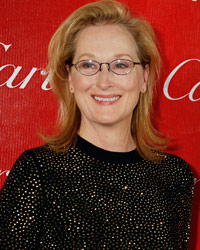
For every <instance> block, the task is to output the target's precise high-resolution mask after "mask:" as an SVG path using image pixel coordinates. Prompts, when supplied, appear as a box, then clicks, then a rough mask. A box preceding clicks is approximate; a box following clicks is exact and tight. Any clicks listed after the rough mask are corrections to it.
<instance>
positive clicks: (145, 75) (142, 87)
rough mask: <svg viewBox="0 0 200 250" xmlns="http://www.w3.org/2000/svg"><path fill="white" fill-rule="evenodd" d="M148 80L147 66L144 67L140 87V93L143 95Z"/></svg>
mask: <svg viewBox="0 0 200 250" xmlns="http://www.w3.org/2000/svg"><path fill="white" fill-rule="evenodd" d="M148 79H149V65H148V64H147V65H145V69H144V73H143V83H142V86H141V92H142V93H145V92H146V90H147V84H148Z"/></svg>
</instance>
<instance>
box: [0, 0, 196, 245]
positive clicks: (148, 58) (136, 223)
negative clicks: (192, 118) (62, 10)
mask: <svg viewBox="0 0 200 250" xmlns="http://www.w3.org/2000/svg"><path fill="white" fill-rule="evenodd" d="M159 65H160V57H159V53H158V50H157V48H156V45H155V42H154V33H153V31H152V28H151V26H150V25H149V24H148V23H147V22H146V21H144V20H142V19H140V18H138V17H135V16H131V15H130V13H129V12H128V11H127V10H126V9H125V8H124V7H123V6H122V5H121V4H120V3H119V2H116V1H110V0H103V1H98V2H94V3H90V4H87V5H85V6H83V7H81V8H80V9H78V10H76V11H75V12H74V13H72V14H71V15H70V16H69V17H68V18H67V19H66V20H65V21H64V22H63V24H62V25H61V26H60V27H59V28H58V30H57V31H56V33H55V34H54V36H53V38H52V40H51V42H50V45H49V69H50V82H51V84H52V88H53V91H54V92H55V94H56V95H57V97H58V100H59V102H60V133H59V134H58V135H56V136H54V137H53V138H46V141H47V142H48V143H47V144H46V145H44V146H41V147H39V148H35V149H31V150H27V151H26V152H24V153H23V154H22V155H21V156H20V157H19V159H18V160H17V161H16V163H15V165H14V167H13V169H12V171H11V173H10V175H9V177H8V178H7V181H6V184H5V185H4V188H3V190H2V195H1V197H2V198H1V214H2V218H3V219H2V222H3V227H2V229H1V230H2V232H1V235H3V237H2V243H1V246H3V249H15V248H16V249H76V250H77V249H101V250H102V249H112V250H113V249H168V250H169V249H176V250H178V249H188V244H189V234H190V229H189V228H190V212H191V205H192V191H193V177H192V173H191V170H190V168H189V166H188V164H187V163H186V162H185V161H184V160H182V159H180V158H178V157H176V156H173V155H168V154H165V153H163V152H162V150H163V149H164V148H165V144H166V140H165V139H163V137H162V136H161V134H160V133H158V132H157V131H156V129H155V128H154V127H153V125H152V123H151V117H152V106H151V101H152V92H153V89H154V85H155V78H156V76H158V73H159Z"/></svg>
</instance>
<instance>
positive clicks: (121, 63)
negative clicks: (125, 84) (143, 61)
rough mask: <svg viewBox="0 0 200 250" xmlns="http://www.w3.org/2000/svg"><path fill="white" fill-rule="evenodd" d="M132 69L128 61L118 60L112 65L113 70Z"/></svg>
mask: <svg viewBox="0 0 200 250" xmlns="http://www.w3.org/2000/svg"><path fill="white" fill-rule="evenodd" d="M129 67H130V63H129V61H126V60H116V61H113V63H112V68H113V69H127V68H129Z"/></svg>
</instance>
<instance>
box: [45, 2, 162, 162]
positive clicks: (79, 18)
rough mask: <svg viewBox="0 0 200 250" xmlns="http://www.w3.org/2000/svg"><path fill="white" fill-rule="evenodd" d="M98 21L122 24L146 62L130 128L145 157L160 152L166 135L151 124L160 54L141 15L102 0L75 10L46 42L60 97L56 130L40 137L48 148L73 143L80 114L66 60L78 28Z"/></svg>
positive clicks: (53, 84) (71, 53)
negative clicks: (146, 75) (146, 76)
mask: <svg viewBox="0 0 200 250" xmlns="http://www.w3.org/2000/svg"><path fill="white" fill-rule="evenodd" d="M99 23H104V24H114V25H120V26H122V27H124V28H125V29H126V30H127V31H128V32H129V33H130V34H131V35H132V37H133V38H134V40H135V41H136V44H137V54H138V58H139V59H140V61H141V62H142V64H143V65H147V64H148V65H149V79H148V84H147V91H146V92H145V93H144V94H141V95H140V98H139V101H138V104H137V106H136V108H135V109H134V111H133V116H132V123H131V132H132V136H133V139H134V141H135V143H136V146H137V150H138V152H139V154H140V155H141V156H142V157H143V158H145V159H148V160H158V159H160V158H161V157H162V156H163V153H162V151H163V149H164V148H165V147H166V139H165V138H164V137H163V135H162V134H161V133H160V132H158V131H157V130H156V129H155V127H154V126H153V124H152V119H151V118H152V110H153V108H152V96H153V93H154V92H155V91H154V90H155V86H156V83H157V81H156V80H157V79H158V78H159V73H160V64H161V61H160V55H159V51H158V49H157V46H156V39H155V35H154V31H153V29H152V27H151V25H150V24H149V23H148V22H147V21H146V20H144V19H143V18H141V17H138V16H136V15H133V14H131V13H130V11H129V10H128V8H126V7H125V6H124V5H123V4H122V3H120V2H118V1H114V0H101V1H97V2H92V3H89V4H86V5H84V6H82V7H80V8H79V9H77V10H76V11H74V12H73V13H72V14H71V15H70V16H69V17H68V18H67V19H66V20H65V21H64V22H63V23H62V24H61V25H60V27H59V28H58V29H57V31H56V32H55V34H54V35H53V37H52V39H51V41H50V43H49V50H48V56H49V64H48V70H49V72H50V84H51V87H52V90H53V92H54V93H55V95H56V96H57V98H58V101H59V105H60V108H59V116H58V121H57V125H58V128H59V133H57V134H56V135H54V136H46V137H43V138H44V139H45V141H46V142H48V143H49V145H50V146H51V148H53V149H54V150H56V151H66V150H68V149H69V147H71V146H75V144H76V139H77V133H78V130H79V128H80V121H81V114H80V110H79V108H78V107H77V105H76V102H75V98H74V95H73V94H72V93H70V91H69V83H68V71H67V70H66V64H71V63H72V61H73V57H74V54H75V51H76V41H77V35H78V33H79V31H81V30H83V29H84V28H86V27H88V26H90V25H96V24H99Z"/></svg>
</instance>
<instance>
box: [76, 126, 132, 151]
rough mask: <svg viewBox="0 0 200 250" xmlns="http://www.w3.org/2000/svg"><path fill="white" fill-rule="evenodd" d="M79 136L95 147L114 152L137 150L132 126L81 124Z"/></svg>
mask: <svg viewBox="0 0 200 250" xmlns="http://www.w3.org/2000/svg"><path fill="white" fill-rule="evenodd" d="M78 134H79V135H80V136H81V137H82V138H84V139H85V140H87V141H88V142H90V143H92V144H94V145H95V146H97V147H99V148H102V149H105V150H108V151H114V152H129V151H131V150H133V149H135V148H136V145H135V143H134V141H133V137H132V135H131V129H130V125H127V124H126V125H125V126H120V125H115V126H112V125H99V124H95V125H93V124H81V126H80V130H79V132H78Z"/></svg>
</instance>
